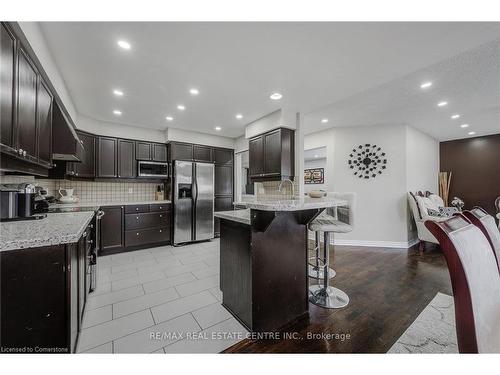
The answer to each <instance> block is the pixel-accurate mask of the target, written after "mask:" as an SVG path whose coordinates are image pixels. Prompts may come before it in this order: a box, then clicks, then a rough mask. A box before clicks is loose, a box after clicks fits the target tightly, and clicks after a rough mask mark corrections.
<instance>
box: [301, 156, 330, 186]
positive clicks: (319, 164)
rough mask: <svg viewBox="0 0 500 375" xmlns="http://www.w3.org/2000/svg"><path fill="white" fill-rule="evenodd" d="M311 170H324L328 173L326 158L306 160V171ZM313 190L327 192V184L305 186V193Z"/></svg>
mask: <svg viewBox="0 0 500 375" xmlns="http://www.w3.org/2000/svg"><path fill="white" fill-rule="evenodd" d="M311 168H324V169H325V171H326V158H321V159H314V160H306V161H304V169H311ZM311 190H325V191H327V190H328V189H327V187H326V184H325V183H323V184H304V191H305V192H306V193H307V192H309V191H311Z"/></svg>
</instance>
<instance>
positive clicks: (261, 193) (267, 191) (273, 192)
mask: <svg viewBox="0 0 500 375" xmlns="http://www.w3.org/2000/svg"><path fill="white" fill-rule="evenodd" d="M279 185H280V181H265V182H256V183H255V187H254V191H255V195H256V196H257V197H258V198H259V199H267V198H269V199H290V198H292V197H293V196H295V197H297V196H298V194H299V184H298V182H297V181H296V180H295V181H293V188H294V191H293V194H292V188H291V186H290V183H289V182H285V183H283V188H282V190H281V192H280V191H278V187H279Z"/></svg>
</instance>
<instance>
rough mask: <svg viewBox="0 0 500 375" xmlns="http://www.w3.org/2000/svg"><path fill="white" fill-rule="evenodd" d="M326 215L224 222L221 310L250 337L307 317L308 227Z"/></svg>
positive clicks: (256, 213)
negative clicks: (320, 216)
mask: <svg viewBox="0 0 500 375" xmlns="http://www.w3.org/2000/svg"><path fill="white" fill-rule="evenodd" d="M320 211H322V210H318V209H311V210H301V211H262V210H251V211H250V224H244V223H241V222H236V221H232V220H229V219H224V218H221V220H220V230H221V239H220V287H221V290H222V294H223V297H222V298H223V300H222V304H223V306H224V307H226V308H227V309H228V310H229V311H230V312H231V313H232V314H233V315H234V316H235V317H236V318H237V319H238V320H239V321H240V322H241V323H242V324H243V325H244V326H245V327H246V328H247V329H248V330H250V331H252V332H264V331H276V330H279V329H280V328H283V327H285V326H287V325H288V324H289V323H290V322H293V321H296V320H298V319H303V318H304V317H307V315H308V290H307V224H308V223H309V222H310V221H311V220H312V219H313V218H314V217H315V216H316V215H318V213H319V212H320Z"/></svg>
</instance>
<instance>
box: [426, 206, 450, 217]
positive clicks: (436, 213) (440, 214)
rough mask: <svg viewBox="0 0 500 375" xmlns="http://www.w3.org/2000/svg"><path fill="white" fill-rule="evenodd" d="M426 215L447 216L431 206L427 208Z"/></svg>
mask: <svg viewBox="0 0 500 375" xmlns="http://www.w3.org/2000/svg"><path fill="white" fill-rule="evenodd" d="M427 215H429V216H433V217H447V216H445V215H443V214H442V213H441V212H439V211H437V210H434V209H432V208H428V209H427Z"/></svg>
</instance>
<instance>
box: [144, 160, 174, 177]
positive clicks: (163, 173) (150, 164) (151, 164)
mask: <svg viewBox="0 0 500 375" xmlns="http://www.w3.org/2000/svg"><path fill="white" fill-rule="evenodd" d="M137 163H138V165H137V175H138V176H139V177H154V178H168V177H170V176H169V165H168V163H162V162H157V161H142V160H141V161H138V162H137Z"/></svg>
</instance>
